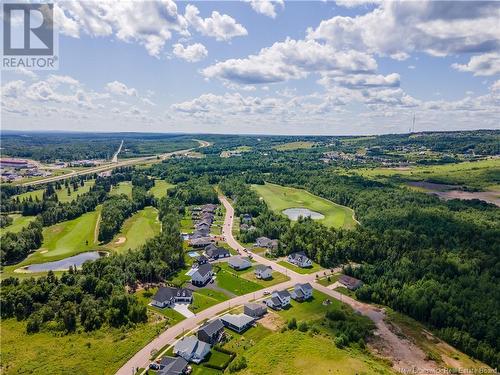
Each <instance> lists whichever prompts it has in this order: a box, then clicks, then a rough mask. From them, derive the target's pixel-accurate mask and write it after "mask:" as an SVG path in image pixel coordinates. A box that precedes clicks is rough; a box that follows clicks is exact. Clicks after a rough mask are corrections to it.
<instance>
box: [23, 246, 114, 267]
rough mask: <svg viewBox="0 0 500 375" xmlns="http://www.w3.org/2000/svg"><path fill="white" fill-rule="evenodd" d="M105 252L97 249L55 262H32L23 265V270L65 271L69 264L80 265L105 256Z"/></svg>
mask: <svg viewBox="0 0 500 375" xmlns="http://www.w3.org/2000/svg"><path fill="white" fill-rule="evenodd" d="M105 254H106V253H104V252H99V251H88V252H86V253H81V254H78V255H74V256H72V257H68V258H64V259H61V260H57V261H55V262H46V263H39V264H32V265H30V266H27V267H23V270H24V271H28V272H47V271H66V270H68V269H69V267H70V266H73V267H74V266H76V267H81V265H82V264H83V263H85V262H87V261H92V260H96V259H99V258H100V257H102V256H105Z"/></svg>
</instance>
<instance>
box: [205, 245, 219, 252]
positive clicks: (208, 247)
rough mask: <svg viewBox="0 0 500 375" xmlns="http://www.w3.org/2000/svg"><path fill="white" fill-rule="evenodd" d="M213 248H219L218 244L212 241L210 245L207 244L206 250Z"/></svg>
mask: <svg viewBox="0 0 500 375" xmlns="http://www.w3.org/2000/svg"><path fill="white" fill-rule="evenodd" d="M213 249H217V246H216V245H215V244H213V243H211V244H210V245H208V246H205V251H209V250H213Z"/></svg>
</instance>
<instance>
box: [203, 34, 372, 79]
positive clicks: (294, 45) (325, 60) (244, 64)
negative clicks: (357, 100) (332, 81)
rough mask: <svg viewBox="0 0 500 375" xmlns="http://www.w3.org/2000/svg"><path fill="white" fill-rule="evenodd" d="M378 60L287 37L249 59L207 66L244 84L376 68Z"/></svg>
mask: <svg viewBox="0 0 500 375" xmlns="http://www.w3.org/2000/svg"><path fill="white" fill-rule="evenodd" d="M376 68H377V63H376V61H375V60H374V59H373V58H372V57H370V56H369V55H367V54H365V53H362V52H358V51H336V50H335V49H333V48H332V47H330V46H328V45H324V44H320V43H318V42H316V41H314V40H307V41H305V40H298V41H297V40H293V39H287V40H286V41H284V42H279V43H275V44H273V45H272V46H271V47H269V48H263V49H261V50H260V52H259V53H258V54H257V55H250V56H249V57H248V58H246V59H229V60H226V61H223V62H219V63H217V64H215V65H212V66H209V67H207V68H205V69H203V71H202V73H203V75H204V76H205V77H207V78H219V79H222V80H228V81H233V82H237V83H241V84H258V83H272V82H282V81H286V80H289V79H299V78H304V77H306V76H307V75H308V74H309V73H310V72H321V71H324V72H326V71H338V72H347V73H353V72H365V73H366V72H373V71H374V70H375V69H376Z"/></svg>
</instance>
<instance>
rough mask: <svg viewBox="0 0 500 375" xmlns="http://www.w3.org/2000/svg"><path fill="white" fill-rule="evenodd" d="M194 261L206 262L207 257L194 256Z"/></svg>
mask: <svg viewBox="0 0 500 375" xmlns="http://www.w3.org/2000/svg"><path fill="white" fill-rule="evenodd" d="M196 261H197V262H198V263H206V262H208V259H207V257H206V256H205V255H200V256H198V257H196Z"/></svg>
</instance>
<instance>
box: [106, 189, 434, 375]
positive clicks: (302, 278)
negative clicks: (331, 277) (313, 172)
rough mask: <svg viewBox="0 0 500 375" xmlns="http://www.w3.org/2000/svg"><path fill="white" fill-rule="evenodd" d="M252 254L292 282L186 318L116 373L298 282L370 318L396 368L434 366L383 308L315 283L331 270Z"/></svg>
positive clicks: (230, 215)
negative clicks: (293, 266)
mask: <svg viewBox="0 0 500 375" xmlns="http://www.w3.org/2000/svg"><path fill="white" fill-rule="evenodd" d="M219 200H220V201H221V202H222V204H223V205H224V207H225V208H226V216H225V218H224V225H223V229H222V236H223V237H224V238H225V240H226V242H227V244H228V245H229V246H230V247H231V248H233V249H234V250H236V251H238V252H239V253H240V254H243V251H244V247H243V246H241V244H240V243H239V242H238V241H236V239H235V238H234V236H233V231H232V229H233V220H234V208H233V207H232V206H231V204H230V203H229V201H228V200H227V198H226V197H224V196H219ZM251 254H252V257H253V259H254V260H255V261H257V262H259V263H261V264H265V265H269V266H271V267H272V268H273V270H275V271H278V272H281V273H283V274H286V275H287V276H288V277H290V280H289V281H286V282H283V283H280V284H277V285H274V286H272V287H269V288H265V289H261V290H259V291H257V292H254V293H249V294H245V295H243V296H238V297H235V298H232V299H231V300H228V301H225V302H221V303H219V304H217V305H215V306H212V307H209V308H208V309H206V310H203V311H201V312H200V313H198V314H196V315H195V316H194V317H192V318H188V319H185V320H183V321H181V322H179V323H177V324H175V325H173V326H172V327H169V328H168V329H167V330H166V331H164V332H162V333H161V334H160V335H159V336H158V337H156V338H155V339H154V340H153V341H151V342H150V343H148V344H147V345H146V346H145V347H143V348H142V349H141V350H140V351H138V352H137V353H136V354H135V355H134V356H133V357H132V358H131V359H130V360H128V361H127V363H125V364H124V365H123V366H122V367H121V368H120V369H119V370H118V372H117V373H116V374H118V375H130V374H132V373H133V371H134V369H138V368H144V369H147V368H148V366H149V363H150V358H151V353H152V352H153V351H158V350H160V349H161V348H163V347H165V346H166V345H168V344H171V345H173V344H174V343H175V342H176V338H178V336H179V335H181V334H184V333H188V332H190V331H193V330H195V329H196V328H197V327H198V326H200V325H201V324H202V323H203V322H204V321H205V320H207V319H210V318H213V317H215V316H217V315H219V314H221V313H222V312H224V311H226V310H228V309H230V308H232V307H235V306H238V305H242V304H244V303H247V302H250V301H253V300H257V299H261V298H263V297H264V293H265V292H271V291H273V290H276V289H279V290H282V289H288V288H291V287H293V286H294V285H295V284H297V283H306V282H308V283H310V284H311V285H312V286H313V288H315V289H316V290H318V291H320V292H322V293H324V294H326V295H328V296H330V297H332V298H335V299H337V300H339V301H341V302H343V303H346V304H348V305H349V306H351V307H352V308H353V309H354V310H355V311H358V312H359V313H360V314H363V315H365V316H367V317H369V318H370V319H371V320H372V321H373V322H374V323H375V325H376V328H377V329H376V335H377V336H378V337H379V338H380V339H382V341H383V344H384V345H385V346H386V348H387V352H386V353H384V354H385V355H388V356H390V359H391V361H392V363H393V366H394V367H399V368H412V367H413V366H417V367H419V366H420V367H421V368H433V363H432V362H430V361H427V360H426V355H425V354H424V353H423V351H422V350H420V349H419V348H418V347H417V346H415V345H414V344H413V343H411V342H410V341H408V340H406V339H404V338H401V337H399V336H398V335H396V334H395V333H394V332H393V331H392V330H391V329H390V328H389V325H388V324H387V323H386V322H385V320H384V318H385V313H384V311H383V310H382V309H380V308H378V307H376V306H372V305H370V304H366V303H362V302H359V301H356V300H354V299H353V298H350V297H348V296H346V295H344V294H342V293H339V292H337V291H335V290H331V289H329V288H327V287H325V286H323V285H320V284H318V283H317V282H316V275H318V276H319V275H321V276H323V275H324V273H325V272H327V273H329V272H331V271H325V270H323V271H319V272H316V273H312V274H304V275H303V274H299V273H297V272H295V271H292V270H290V269H288V268H286V267H283V266H281V265H280V264H277V263H276V262H275V261H273V260H271V259H268V258H265V257H262V256H260V255H258V254H255V253H251ZM338 271H339V269H335V270H333V272H338ZM436 368H437V367H436ZM143 373H144V372H143Z"/></svg>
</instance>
